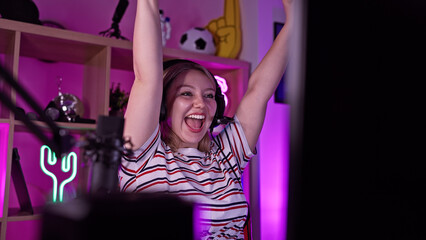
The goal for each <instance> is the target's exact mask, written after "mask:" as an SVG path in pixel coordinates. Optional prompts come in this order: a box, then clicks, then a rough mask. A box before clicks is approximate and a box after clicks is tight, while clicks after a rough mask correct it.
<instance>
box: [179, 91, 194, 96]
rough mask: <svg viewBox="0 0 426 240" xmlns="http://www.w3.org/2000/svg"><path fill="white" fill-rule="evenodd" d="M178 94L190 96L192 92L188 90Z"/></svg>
mask: <svg viewBox="0 0 426 240" xmlns="http://www.w3.org/2000/svg"><path fill="white" fill-rule="evenodd" d="M180 95H182V96H192V94H191V93H190V92H183V93H181V94H180Z"/></svg>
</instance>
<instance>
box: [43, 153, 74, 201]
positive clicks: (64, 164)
mask: <svg viewBox="0 0 426 240" xmlns="http://www.w3.org/2000/svg"><path fill="white" fill-rule="evenodd" d="M46 151H47V159H46V158H45V156H46V154H45V153H46ZM45 159H46V162H47V164H49V165H51V166H53V165H55V164H56V163H57V158H56V154H55V153H54V152H52V150H50V148H49V147H48V146H46V145H43V146H42V147H41V148H40V167H41V170H42V171H43V173H44V174H46V175H47V176H49V177H51V178H52V180H53V193H52V201H53V202H56V201H57V199H58V190H59V201H60V202H62V201H63V197H64V187H65V185H66V184H67V183H69V182H71V181H72V180H74V178H75V176H76V175H77V154H76V153H75V152H71V153H70V154H68V155H66V156H64V157H62V161H61V170H62V172H65V173H67V172H69V171H70V170H71V165H72V173H71V176H70V177H69V178H67V179H65V180H64V181H63V182H62V183H61V184H60V185H59V189H58V179H57V178H56V176H55V174H53V173H52V172H50V171H48V170H47V168H46V166H45V163H44V160H45ZM71 161H73V162H72V164H71Z"/></svg>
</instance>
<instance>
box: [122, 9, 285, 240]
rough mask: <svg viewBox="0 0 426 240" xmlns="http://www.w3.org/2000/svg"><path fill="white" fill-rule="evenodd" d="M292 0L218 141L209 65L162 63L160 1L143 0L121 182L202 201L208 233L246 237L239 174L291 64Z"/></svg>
mask: <svg viewBox="0 0 426 240" xmlns="http://www.w3.org/2000/svg"><path fill="white" fill-rule="evenodd" d="M290 2H291V0H283V3H284V8H285V11H286V14H287V15H286V16H287V21H286V25H285V27H284V28H283V30H282V31H281V33H280V34H279V36H278V37H277V38H276V40H275V42H274V44H273V45H272V47H271V49H270V50H269V52H268V53H267V54H266V55H265V57H264V58H263V60H262V61H261V63H260V64H259V65H258V67H257V68H256V69H255V71H254V72H253V73H252V75H251V77H250V79H249V85H248V89H247V92H246V94H245V95H244V97H243V99H242V100H241V103H240V105H239V107H238V109H237V111H236V114H235V116H234V119H233V121H232V122H231V123H228V125H227V126H226V128H225V129H224V130H223V131H222V132H221V133H219V134H218V135H217V136H216V137H215V138H214V139H211V138H210V135H211V134H210V131H211V129H212V128H213V127H214V126H216V125H218V123H219V122H220V121H221V120H222V122H223V119H222V117H223V116H222V114H223V102H222V101H223V100H222V99H221V98H222V97H223V96H222V95H221V93H220V88H219V87H218V84H217V83H216V81H215V79H214V77H213V76H212V75H211V74H210V73H209V72H208V70H207V69H205V68H204V67H202V66H200V65H198V64H196V63H193V62H190V61H186V60H175V61H171V62H166V63H165V64H164V66H163V60H162V44H161V33H160V21H159V10H158V3H157V0H138V5H137V13H136V20H135V30H134V39H133V40H134V41H133V51H134V71H135V78H136V79H135V81H134V83H133V87H132V90H131V93H130V99H129V103H128V106H127V112H126V115H125V119H126V123H125V129H124V136H126V137H130V138H131V141H132V143H133V149H134V155H133V156H132V157H125V158H124V159H123V161H122V166H121V171H120V174H119V175H120V188H121V190H122V191H129V192H142V191H146V192H167V193H172V194H176V195H178V196H180V197H182V198H184V199H187V200H190V201H193V202H196V203H197V204H198V205H199V206H200V210H201V226H200V227H201V236H200V237H201V238H202V239H222V238H223V239H243V238H244V233H243V229H244V227H245V223H246V220H247V215H248V206H247V201H246V199H245V197H244V194H243V191H242V186H241V182H240V178H241V176H242V172H243V170H244V168H245V166H246V165H247V163H248V161H249V159H250V158H251V157H252V156H253V155H254V154H255V147H256V142H257V140H258V137H259V134H260V131H261V129H262V125H263V121H264V117H265V112H266V105H267V102H268V100H269V99H270V97H271V96H272V95H273V93H274V91H275V88H276V87H277V85H278V83H279V81H280V79H281V76H282V74H283V72H284V69H285V66H286V63H287V41H288V37H289V31H290V30H289V27H290V26H291V16H290V13H291V11H290V5H291V4H290Z"/></svg>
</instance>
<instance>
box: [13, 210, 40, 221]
mask: <svg viewBox="0 0 426 240" xmlns="http://www.w3.org/2000/svg"><path fill="white" fill-rule="evenodd" d="M43 208H44V207H43V206H36V207H33V210H34V214H28V213H23V212H21V210H20V209H19V208H9V214H8V215H9V216H8V217H7V221H8V222H14V221H31V220H40V219H41V215H42V212H43Z"/></svg>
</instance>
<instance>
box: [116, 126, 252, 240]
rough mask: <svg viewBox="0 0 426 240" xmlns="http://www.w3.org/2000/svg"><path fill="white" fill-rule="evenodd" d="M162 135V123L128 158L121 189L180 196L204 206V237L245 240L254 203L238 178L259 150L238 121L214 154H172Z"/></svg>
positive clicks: (184, 151)
mask: <svg viewBox="0 0 426 240" xmlns="http://www.w3.org/2000/svg"><path fill="white" fill-rule="evenodd" d="M160 136H161V134H160V130H159V127H157V129H156V130H155V131H154V133H153V134H152V136H151V137H150V138H149V139H148V141H147V142H146V143H145V144H144V145H143V146H142V147H141V148H140V149H138V150H136V151H135V152H134V155H133V156H132V157H124V158H123V159H122V165H121V170H120V172H119V178H120V188H121V191H127V192H166V193H172V194H176V195H178V196H180V197H181V198H183V199H186V200H189V201H192V202H195V203H197V205H198V206H199V209H200V214H201V235H202V236H201V238H202V239H244V233H243V228H244V224H245V222H246V219H247V213H248V205H247V200H246V198H245V196H244V194H243V190H242V188H241V184H240V182H239V180H238V179H240V178H241V176H242V172H243V170H244V168H245V167H246V166H247V163H248V161H249V159H250V158H251V157H253V155H254V154H253V153H252V151H251V150H250V148H249V146H248V143H247V140H246V138H245V136H244V132H243V130H242V127H241V124H240V123H239V121H238V119H237V118H235V122H233V123H230V124H229V125H228V126H227V127H226V128H225V129H224V130H223V131H222V132H221V133H219V134H218V135H217V136H216V137H215V139H214V140H215V141H213V142H212V147H211V150H210V152H208V153H204V152H200V151H198V150H197V149H194V148H181V149H178V151H177V152H172V151H171V150H170V147H168V146H167V145H166V144H165V143H164V142H163V141H162V140H161V138H160ZM225 156H226V158H225ZM237 178H238V179H237Z"/></svg>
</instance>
